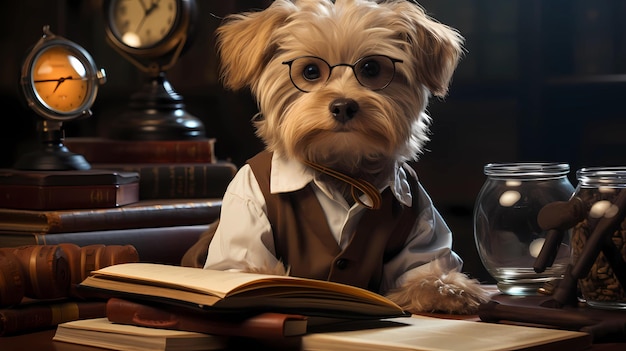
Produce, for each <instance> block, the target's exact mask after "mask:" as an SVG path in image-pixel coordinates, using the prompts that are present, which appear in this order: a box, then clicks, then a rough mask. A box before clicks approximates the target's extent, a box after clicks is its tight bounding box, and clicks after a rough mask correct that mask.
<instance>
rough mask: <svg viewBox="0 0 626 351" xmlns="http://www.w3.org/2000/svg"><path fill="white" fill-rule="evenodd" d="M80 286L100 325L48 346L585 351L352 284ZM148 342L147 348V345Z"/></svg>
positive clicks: (62, 334) (141, 270)
mask: <svg viewBox="0 0 626 351" xmlns="http://www.w3.org/2000/svg"><path fill="white" fill-rule="evenodd" d="M81 287H82V288H84V289H86V290H89V291H96V292H99V293H100V294H104V295H108V296H109V300H108V302H107V311H106V318H99V319H90V320H85V321H77V322H69V323H64V324H61V325H59V326H58V327H57V330H56V334H55V336H54V339H53V340H56V341H59V342H69V343H74V344H83V345H84V344H89V345H92V346H98V347H103V348H109V349H116V350H148V349H150V350H174V349H176V347H177V346H179V345H180V344H184V347H185V349H186V350H210V349H219V348H228V349H240V348H237V346H241V343H242V340H254V342H253V343H252V344H250V343H248V344H247V345H248V346H250V345H256V346H257V348H258V347H259V345H262V343H263V342H268V341H270V340H271V342H272V343H273V345H279V346H282V347H285V346H291V347H294V345H295V349H300V350H338V351H341V350H377V351H378V350H391V351H396V350H481V351H485V350H519V349H532V350H540V351H541V350H554V349H568V350H573V351H575V350H584V349H586V348H588V347H590V345H591V340H592V337H591V335H589V334H587V333H582V332H577V331H566V330H555V329H547V328H537V327H527V326H514V325H504V324H491V323H480V322H476V321H469V320H455V319H440V318H434V317H425V316H411V315H408V314H407V313H406V312H405V311H403V310H402V309H401V308H400V307H399V306H398V305H396V304H395V303H393V302H392V301H390V300H388V299H386V298H385V297H383V296H381V295H378V294H376V293H373V292H371V291H368V290H364V289H361V288H357V287H354V286H349V285H344V284H338V283H333V282H328V281H317V280H310V279H302V278H296V277H288V276H273V275H263V274H253V273H241V272H229V271H213V270H206V269H199V268H191V267H180V266H164V265H158V264H148V263H129V264H121V265H115V266H110V267H106V268H103V269H100V270H97V271H92V272H91V273H90V275H89V277H88V278H87V279H85V280H84V281H83V283H81ZM148 342H150V344H149V346H147V345H148Z"/></svg>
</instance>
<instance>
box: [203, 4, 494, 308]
mask: <svg viewBox="0 0 626 351" xmlns="http://www.w3.org/2000/svg"><path fill="white" fill-rule="evenodd" d="M217 34H218V49H219V54H220V58H221V64H222V78H223V82H224V84H225V86H226V87H228V88H231V89H241V88H245V87H249V88H250V89H251V91H252V93H253V95H254V96H255V98H256V100H257V102H258V106H259V110H260V112H259V114H258V115H257V116H256V117H255V119H254V123H255V126H256V130H257V134H258V136H259V137H260V138H261V139H262V140H263V141H264V142H265V144H266V146H267V147H266V150H265V151H263V152H262V153H261V154H259V155H257V156H255V157H254V158H252V159H250V160H249V161H248V163H247V164H246V165H244V166H243V167H241V169H240V170H239V172H238V173H237V175H236V176H235V178H234V179H233V181H232V182H231V184H230V185H229V187H228V189H227V191H226V194H225V195H224V198H223V204H222V213H221V217H220V221H219V226H217V230H216V232H215V233H214V236H213V237H212V241H211V244H210V246H209V249H208V255H207V259H206V263H205V265H204V267H206V268H212V269H233V270H242V271H254V272H265V273H276V274H291V275H294V276H303V277H308V278H314V279H324V280H332V281H338V282H342V283H346V284H352V285H356V286H361V287H364V288H367V289H370V290H373V291H376V292H378V293H381V294H384V295H386V296H388V297H389V298H391V299H392V300H394V301H395V302H397V303H398V304H399V305H401V306H402V307H404V308H405V309H406V310H408V311H410V312H423V311H444V312H451V313H471V312H475V311H476V308H477V307H478V305H479V304H480V303H481V302H482V301H485V300H486V296H487V295H486V293H485V291H484V290H483V289H481V287H480V285H479V284H478V282H477V281H475V280H473V279H470V278H468V277H467V276H466V275H465V274H463V273H461V266H462V260H461V259H460V258H459V257H458V256H457V255H456V254H455V253H454V252H453V251H452V250H451V245H452V235H451V233H450V231H449V229H448V227H447V226H446V224H445V222H444V221H443V219H442V218H441V216H440V215H439V213H438V212H437V210H436V209H435V208H434V207H433V206H432V202H431V200H430V198H429V197H428V195H427V194H426V192H425V191H424V189H423V188H422V187H421V185H420V184H419V182H418V179H417V175H416V172H415V170H414V168H413V167H412V166H410V165H409V164H412V163H413V161H416V160H417V158H418V156H419V155H420V153H421V152H422V147H423V145H424V143H425V142H426V141H427V140H428V126H429V123H430V117H429V116H428V115H427V114H426V113H425V110H426V107H427V104H428V99H429V97H430V96H431V94H433V95H436V96H440V97H442V96H445V95H446V93H447V90H448V85H449V82H450V79H451V76H452V74H453V71H454V70H455V68H456V65H457V63H458V60H459V57H460V56H461V55H462V52H463V48H462V44H463V38H462V37H461V36H460V35H459V33H458V32H457V31H455V30H454V29H452V28H450V27H448V26H446V25H443V24H441V23H439V22H437V21H435V20H433V19H432V18H430V17H429V16H427V15H426V14H425V12H424V10H423V9H422V8H421V7H420V6H419V5H417V4H415V3H413V2H410V1H406V0H387V1H384V0H377V1H375V0H336V1H330V0H293V1H288V0H275V1H274V2H273V3H272V4H271V5H270V6H269V7H268V8H267V9H265V10H261V11H256V12H246V13H242V14H236V15H231V16H229V17H228V18H226V19H225V21H224V23H223V24H222V25H221V26H220V28H219V29H218V33H217Z"/></svg>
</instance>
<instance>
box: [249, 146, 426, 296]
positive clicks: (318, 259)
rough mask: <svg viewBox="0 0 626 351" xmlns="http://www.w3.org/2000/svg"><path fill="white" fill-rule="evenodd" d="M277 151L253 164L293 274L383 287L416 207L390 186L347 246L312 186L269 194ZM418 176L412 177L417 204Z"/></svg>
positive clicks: (278, 253) (283, 255)
mask: <svg viewBox="0 0 626 351" xmlns="http://www.w3.org/2000/svg"><path fill="white" fill-rule="evenodd" d="M271 160H272V153H270V152H266V151H263V152H261V153H259V154H257V155H256V156H254V157H253V158H251V159H250V160H248V164H249V165H250V167H251V168H252V171H253V173H254V175H255V177H256V180H257V182H258V183H259V186H260V187H261V191H262V192H263V195H264V197H265V202H266V204H267V216H268V218H269V221H270V224H271V226H272V231H273V235H274V245H275V250H276V257H277V258H278V259H280V260H282V262H283V263H284V264H285V265H287V266H288V267H289V268H290V275H293V276H298V277H305V278H313V279H319V280H330V281H334V282H339V283H344V284H349V285H354V286H359V287H362V288H366V289H369V290H372V291H375V292H378V291H379V288H380V283H381V279H382V269H383V265H384V264H385V263H386V262H388V261H389V260H391V259H392V258H393V257H394V256H396V255H397V254H398V253H399V252H400V250H402V248H403V247H404V243H405V242H406V239H407V237H408V235H409V233H410V232H411V229H412V228H413V226H414V224H415V221H416V219H417V215H416V214H417V208H416V207H417V206H412V207H411V208H407V207H406V206H403V205H402V204H401V203H400V202H398V201H397V200H396V198H395V197H394V196H393V194H392V193H391V190H389V189H387V190H385V191H384V192H383V194H382V198H383V204H382V206H381V209H379V210H369V209H368V210H366V211H367V213H365V214H363V216H362V217H361V220H360V222H359V223H358V225H357V229H356V233H354V235H353V237H352V239H351V241H350V242H349V244H348V245H347V246H346V248H345V249H344V250H342V249H341V248H340V247H339V245H338V244H337V242H336V240H335V238H334V237H333V235H332V234H331V231H330V228H329V226H328V223H327V221H326V218H325V215H324V212H323V210H322V207H321V205H320V203H319V201H318V200H317V198H316V197H315V194H314V192H313V189H312V188H311V185H307V186H306V187H304V188H303V189H301V190H297V191H294V192H289V193H280V194H271V193H270V174H271ZM417 188H418V185H417V180H413V181H412V182H411V189H412V192H413V199H414V204H417V197H416V196H417Z"/></svg>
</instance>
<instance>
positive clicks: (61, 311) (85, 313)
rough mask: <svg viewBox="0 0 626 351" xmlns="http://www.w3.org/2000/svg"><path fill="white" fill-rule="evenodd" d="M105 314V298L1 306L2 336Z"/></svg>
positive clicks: (0, 332)
mask: <svg viewBox="0 0 626 351" xmlns="http://www.w3.org/2000/svg"><path fill="white" fill-rule="evenodd" d="M105 314H106V301H104V300H101V301H56V302H47V301H46V302H33V303H28V304H22V305H20V306H17V307H13V308H0V336H9V335H15V334H21V333H28V332H32V331H35V330H39V329H44V328H49V327H53V326H56V325H59V324H61V323H65V322H69V321H74V320H78V319H90V318H99V317H100V318H101V317H104V316H105ZM1 344H2V343H0V345H1Z"/></svg>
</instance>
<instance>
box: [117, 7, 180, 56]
mask: <svg viewBox="0 0 626 351" xmlns="http://www.w3.org/2000/svg"><path fill="white" fill-rule="evenodd" d="M109 11H110V13H109V18H110V21H111V29H112V32H113V35H115V36H116V37H117V38H118V40H120V41H121V42H123V43H124V44H126V45H127V46H129V47H131V48H137V49H142V48H149V47H152V46H155V45H157V44H158V43H159V42H160V41H162V40H163V39H165V38H166V37H167V36H168V34H170V32H171V31H172V30H173V29H174V27H175V25H176V18H177V16H178V11H179V8H178V0H113V1H112V4H111V6H110V7H109Z"/></svg>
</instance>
